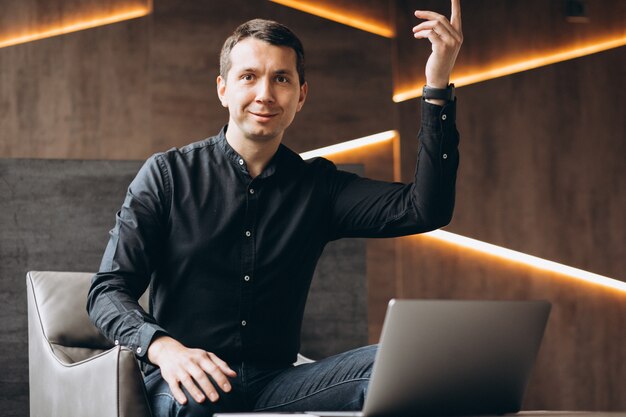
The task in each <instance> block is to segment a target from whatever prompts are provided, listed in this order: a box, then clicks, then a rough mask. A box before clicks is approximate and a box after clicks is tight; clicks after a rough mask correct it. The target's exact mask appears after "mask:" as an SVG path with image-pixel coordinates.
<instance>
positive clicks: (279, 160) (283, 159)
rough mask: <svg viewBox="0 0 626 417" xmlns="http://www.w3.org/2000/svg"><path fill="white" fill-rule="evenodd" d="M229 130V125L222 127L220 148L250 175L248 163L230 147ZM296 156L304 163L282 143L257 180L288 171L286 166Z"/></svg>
mask: <svg viewBox="0 0 626 417" xmlns="http://www.w3.org/2000/svg"><path fill="white" fill-rule="evenodd" d="M227 130H228V124H226V125H224V127H222V130H220V133H219V134H218V135H217V143H218V144H219V148H220V149H221V150H222V152H223V153H224V155H225V156H226V158H227V159H228V160H229V161H230V162H231V163H232V164H233V165H235V167H237V168H238V169H239V170H241V172H243V173H244V174H246V175H250V173H249V172H248V167H247V165H246V161H245V160H244V159H243V158H242V156H241V155H239V153H237V151H235V150H234V149H233V147H232V146H230V144H229V143H228V140H226V131H227ZM294 156H295V157H296V158H297V159H300V161H302V159H301V158H300V157H299V156H298V155H297V154H295V153H294V152H293V151H292V150H291V149H289V148H287V147H286V146H285V145H283V144H282V143H281V144H280V145H279V146H278V149H277V150H276V153H275V154H274V156H273V157H272V159H270V161H269V163H268V164H267V166H266V167H265V169H264V170H263V172H261V174H260V175H259V176H258V177H257V178H259V179H262V178H267V177H270V176H272V175H274V174H275V173H276V172H277V171H278V172H280V171H281V170H284V169H286V165H287V164H289V163H290V162H293V159H294Z"/></svg>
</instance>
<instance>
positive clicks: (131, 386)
mask: <svg viewBox="0 0 626 417" xmlns="http://www.w3.org/2000/svg"><path fill="white" fill-rule="evenodd" d="M27 289H28V341H29V344H28V350H29V352H28V353H29V355H28V356H29V362H30V363H29V379H30V415H31V416H38V417H40V416H64V417H73V416H76V417H79V416H80V417H84V416H89V417H100V416H102V417H105V416H106V417H110V416H118V417H131V416H133V417H135V416H137V417H150V416H151V413H150V409H149V406H148V402H147V399H146V394H145V387H144V384H143V378H142V377H141V372H140V371H139V367H138V365H137V361H136V359H135V356H134V354H133V352H131V351H130V350H129V349H126V348H122V347H119V346H116V347H114V348H111V349H109V350H107V351H104V352H102V353H100V354H98V355H96V356H93V357H91V358H88V359H85V360H82V361H80V362H76V363H72V364H67V363H64V362H63V361H61V360H60V359H59V358H58V357H57V356H56V355H55V354H54V351H53V349H52V347H51V345H50V343H49V342H48V340H47V339H46V337H45V335H44V332H43V328H42V325H41V321H40V318H39V314H38V309H37V305H36V300H35V295H34V293H33V288H32V283H31V282H30V281H29V280H27Z"/></svg>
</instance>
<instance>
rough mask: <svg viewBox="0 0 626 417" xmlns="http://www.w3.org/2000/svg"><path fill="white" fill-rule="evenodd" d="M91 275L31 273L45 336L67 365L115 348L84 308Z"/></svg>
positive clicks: (36, 303) (56, 353)
mask: <svg viewBox="0 0 626 417" xmlns="http://www.w3.org/2000/svg"><path fill="white" fill-rule="evenodd" d="M92 276H93V274H89V273H81V272H31V273H30V274H29V277H30V280H31V284H32V291H33V295H34V299H35V305H36V307H37V313H38V314H37V316H38V317H39V320H40V323H41V326H42V330H43V333H44V335H45V338H46V339H47V340H48V342H49V343H50V346H51V347H52V349H53V351H54V353H55V355H56V356H57V357H58V358H59V359H60V360H61V361H63V362H65V363H67V364H70V363H75V362H79V361H82V360H84V359H87V358H90V357H92V356H95V355H97V354H99V353H102V352H103V351H105V350H108V349H110V348H112V347H113V344H112V343H111V342H110V341H108V340H107V339H106V338H105V337H104V336H102V334H101V333H100V332H99V331H98V329H97V328H96V327H95V326H94V325H93V324H92V323H91V321H90V320H89V316H88V315H87V310H86V309H85V306H86V302H87V291H88V290H89V285H90V280H91V277H92Z"/></svg>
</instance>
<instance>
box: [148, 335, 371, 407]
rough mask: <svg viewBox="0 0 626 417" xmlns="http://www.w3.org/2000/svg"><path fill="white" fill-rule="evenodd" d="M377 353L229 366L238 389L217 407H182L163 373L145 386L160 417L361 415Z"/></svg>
mask: <svg viewBox="0 0 626 417" xmlns="http://www.w3.org/2000/svg"><path fill="white" fill-rule="evenodd" d="M376 349H377V346H376V345H372V346H366V347H362V348H358V349H354V350H351V351H349V352H345V353H341V354H339V355H335V356H331V357H330V358H326V359H322V360H320V361H317V362H314V363H309V364H304V365H300V366H295V367H294V366H290V367H281V368H275V367H268V366H259V365H255V364H249V363H241V364H238V365H237V366H233V365H234V364H229V365H230V366H231V368H233V369H234V370H235V371H236V372H237V377H236V378H233V379H231V385H232V388H233V389H232V390H231V392H229V393H223V392H221V393H220V398H219V400H218V401H217V402H215V403H212V402H210V401H208V400H205V401H204V402H203V403H196V402H195V401H194V400H193V399H192V398H190V396H189V395H187V398H188V401H187V404H186V405H180V404H179V403H178V402H176V400H175V399H174V397H173V396H172V394H171V392H170V390H169V387H168V385H167V383H166V382H165V381H164V380H163V378H162V377H161V372H160V371H159V370H156V371H154V372H152V373H151V374H149V375H148V376H147V377H146V378H145V383H146V389H147V391H148V398H149V401H150V405H151V407H152V413H153V415H154V416H155V417H166V416H167V417H174V416H193V417H200V416H202V417H210V416H211V415H212V414H213V413H218V412H235V411H265V412H273V411H313V410H318V411H321V410H330V411H333V410H346V411H352V410H361V409H362V408H363V401H364V399H365V393H366V391H367V386H368V383H369V379H370V374H371V372H372V365H373V363H374V356H375V354H376ZM185 393H186V392H185Z"/></svg>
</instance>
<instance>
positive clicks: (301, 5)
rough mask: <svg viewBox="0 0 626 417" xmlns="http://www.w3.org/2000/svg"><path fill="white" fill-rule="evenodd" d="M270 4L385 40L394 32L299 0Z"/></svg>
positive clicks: (343, 13)
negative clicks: (349, 27)
mask: <svg viewBox="0 0 626 417" xmlns="http://www.w3.org/2000/svg"><path fill="white" fill-rule="evenodd" d="M270 1H271V2H274V3H278V4H282V5H283V6H287V7H291V8H292V9H296V10H300V11H302V12H305V13H309V14H312V15H315V16H319V17H323V18H324V19H328V20H332V21H333V22H337V23H341V24H344V25H347V26H352V27H354V28H357V29H360V30H364V31H366V32H370V33H374V34H376V35H379V36H383V37H385V38H393V37H394V36H395V32H394V30H393V28H391V27H390V26H385V25H383V24H380V23H374V22H371V21H365V20H363V19H360V18H358V17H354V16H350V15H347V14H346V13H345V12H339V11H334V10H331V9H328V8H326V7H323V6H316V5H313V4H311V2H309V3H305V2H304V1H302V0H300V1H298V0H270Z"/></svg>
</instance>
